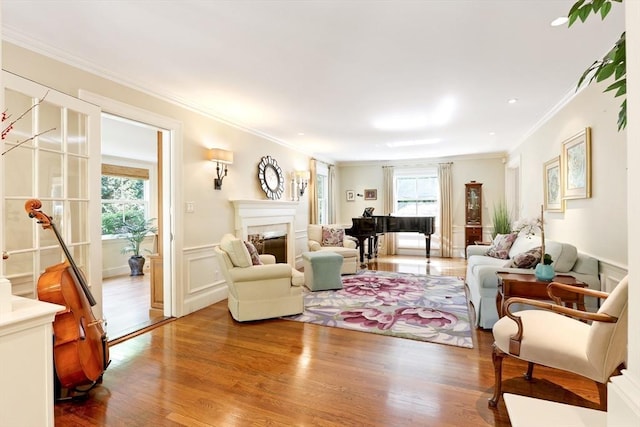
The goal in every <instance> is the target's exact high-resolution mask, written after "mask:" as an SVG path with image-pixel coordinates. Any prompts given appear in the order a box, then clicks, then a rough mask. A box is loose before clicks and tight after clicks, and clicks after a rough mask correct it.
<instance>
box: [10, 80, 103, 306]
mask: <svg viewBox="0 0 640 427" xmlns="http://www.w3.org/2000/svg"><path fill="white" fill-rule="evenodd" d="M3 82H4V85H5V88H4V96H5V105H6V110H7V114H8V115H11V117H10V119H9V122H6V121H5V123H4V124H5V127H6V124H8V123H10V121H11V120H15V119H16V118H19V117H20V116H21V115H22V114H23V113H25V112H27V113H26V114H25V115H24V116H22V117H21V118H20V119H19V120H18V121H17V122H16V123H15V124H14V125H13V127H12V129H11V130H10V132H9V133H8V134H7V135H6V138H5V141H4V148H3V150H2V151H6V150H10V151H9V152H7V153H6V154H5V155H4V156H3V159H2V160H3V167H2V170H0V175H2V182H3V183H4V184H3V185H4V200H3V209H4V220H3V222H4V224H2V225H3V226H2V233H3V235H2V239H1V243H2V244H3V249H4V250H5V251H7V252H8V255H9V258H8V259H7V260H5V262H4V263H3V266H2V270H0V275H4V276H5V277H6V278H8V279H9V280H10V281H11V283H12V292H13V294H14V295H20V296H24V297H29V298H37V282H38V278H39V277H40V274H41V273H42V272H43V271H44V270H45V269H46V268H47V267H49V266H51V265H54V264H57V263H60V262H63V261H65V258H64V254H63V251H62V250H61V244H60V242H59V241H58V239H57V238H56V236H55V233H54V232H53V231H52V230H51V229H45V228H43V227H42V226H41V225H40V224H37V223H36V221H35V220H34V219H31V218H29V216H28V215H27V212H26V211H25V203H26V202H27V201H28V200H30V199H38V200H40V201H41V202H42V208H41V209H40V210H41V211H42V212H43V213H45V214H46V215H48V216H49V217H51V222H52V223H53V224H55V227H56V228H57V229H58V231H59V233H60V235H61V237H62V240H63V243H64V244H65V245H66V246H67V247H68V249H69V251H70V253H71V255H72V258H73V260H74V261H75V263H76V264H77V265H78V266H79V267H80V268H81V270H83V272H84V273H85V277H86V279H87V282H88V283H87V284H88V285H89V286H90V287H91V291H92V294H93V296H94V297H95V298H96V300H97V301H101V293H102V290H101V286H100V282H101V269H102V266H101V250H102V249H101V245H100V192H99V179H100V178H99V164H100V147H99V143H100V142H99V132H100V128H99V126H100V110H99V108H98V107H96V106H94V105H92V104H89V103H87V102H85V101H81V100H79V99H77V98H73V97H71V96H68V95H65V94H63V93H60V92H57V91H54V90H52V89H49V88H46V87H44V86H42V85H39V84H37V83H34V82H32V81H29V80H26V79H23V78H21V77H18V76H16V75H13V74H10V73H7V72H4V74H3ZM92 194H93V195H94V198H93V199H92V198H91V197H90V196H91V195H92ZM91 242H98V243H97V244H91ZM100 312H101V308H100V307H98V308H97V311H96V308H94V314H95V315H96V316H97V317H98V316H99V315H100Z"/></svg>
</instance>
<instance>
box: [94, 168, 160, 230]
mask: <svg viewBox="0 0 640 427" xmlns="http://www.w3.org/2000/svg"><path fill="white" fill-rule="evenodd" d="M148 195H149V171H148V170H147V169H140V168H131V167H125V166H113V165H102V235H103V236H104V235H112V234H118V233H119V231H120V228H121V227H122V225H123V224H124V223H125V222H134V221H135V222H138V221H142V220H145V219H148V212H149V197H148Z"/></svg>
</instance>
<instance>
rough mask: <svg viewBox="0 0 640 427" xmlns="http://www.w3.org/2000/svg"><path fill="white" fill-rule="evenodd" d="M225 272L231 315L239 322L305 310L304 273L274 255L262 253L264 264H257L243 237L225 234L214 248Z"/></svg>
mask: <svg viewBox="0 0 640 427" xmlns="http://www.w3.org/2000/svg"><path fill="white" fill-rule="evenodd" d="M214 251H215V253H216V256H217V257H218V264H219V266H220V270H221V271H222V275H223V276H224V278H225V280H226V281H227V286H228V287H229V294H228V297H227V299H228V303H227V305H228V306H229V311H230V312H231V316H232V317H233V318H234V319H235V320H237V321H239V322H244V321H248V320H258V319H269V318H273V317H280V316H289V315H293V314H299V313H302V312H303V311H304V302H303V294H302V285H303V284H304V275H303V274H302V273H301V272H300V271H297V270H295V269H293V268H292V267H291V266H290V265H289V264H284V263H278V264H276V258H275V257H274V256H273V255H268V254H263V255H259V258H260V261H261V262H262V263H263V264H262V265H253V263H252V260H251V256H250V255H249V252H248V251H247V249H246V248H245V246H244V242H242V240H240V239H237V238H236V237H235V236H233V235H231V234H225V235H224V236H223V238H222V240H221V242H220V246H219V247H216V248H214Z"/></svg>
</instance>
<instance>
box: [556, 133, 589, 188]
mask: <svg viewBox="0 0 640 427" xmlns="http://www.w3.org/2000/svg"><path fill="white" fill-rule="evenodd" d="M561 164H562V177H563V179H564V184H563V198H564V199H588V198H589V197H591V128H585V129H584V130H583V131H581V132H579V133H578V134H576V135H574V136H572V137H571V138H569V139H567V140H566V141H564V142H563V143H562V159H561Z"/></svg>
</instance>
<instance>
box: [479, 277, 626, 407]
mask: <svg viewBox="0 0 640 427" xmlns="http://www.w3.org/2000/svg"><path fill="white" fill-rule="evenodd" d="M628 286H629V283H628V277H625V278H624V279H622V281H621V282H620V283H619V284H618V285H617V286H616V288H615V289H614V290H613V292H611V294H607V293H605V292H600V291H595V290H591V289H588V288H576V287H573V286H570V285H564V284H561V283H551V284H550V285H549V286H548V287H547V289H548V293H549V296H550V297H551V299H552V300H553V301H554V303H548V302H543V301H534V300H529V299H525V298H509V299H508V300H507V301H506V303H505V312H506V316H505V317H502V318H501V319H500V320H498V321H497V322H496V324H495V325H494V326H493V337H494V340H495V341H494V344H493V365H494V369H495V388H494V393H493V396H492V397H491V399H489V406H492V407H495V406H496V405H497V404H498V401H499V399H500V395H501V393H502V360H503V358H504V357H505V356H512V357H516V358H518V359H521V360H526V361H527V362H529V364H528V369H527V373H526V374H525V378H526V379H527V380H530V379H531V376H532V374H533V366H534V364H539V365H544V366H548V367H551V368H556V369H562V370H564V371H569V372H573V373H575V374H578V375H582V376H584V377H587V378H590V379H592V380H594V381H595V382H596V384H597V386H598V392H599V395H600V405H601V407H602V409H604V410H606V408H607V382H608V381H609V378H610V377H611V376H613V375H614V374H615V373H616V372H617V371H618V369H619V368H620V366H621V365H623V364H624V363H625V361H626V355H627V289H628ZM555 289H563V290H569V291H573V292H576V293H582V294H584V295H589V296H593V297H597V298H601V299H604V302H603V303H602V306H601V307H600V309H599V310H598V312H597V313H590V312H584V311H580V310H574V309H572V308H567V307H564V306H563V305H562V304H561V301H560V299H559V298H557V297H556V296H555V295H554V290H555ZM512 304H528V305H532V306H534V307H537V308H538V310H523V311H518V312H515V313H512V312H511V305H512ZM569 316H571V317H569ZM587 322H590V323H587Z"/></svg>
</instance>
